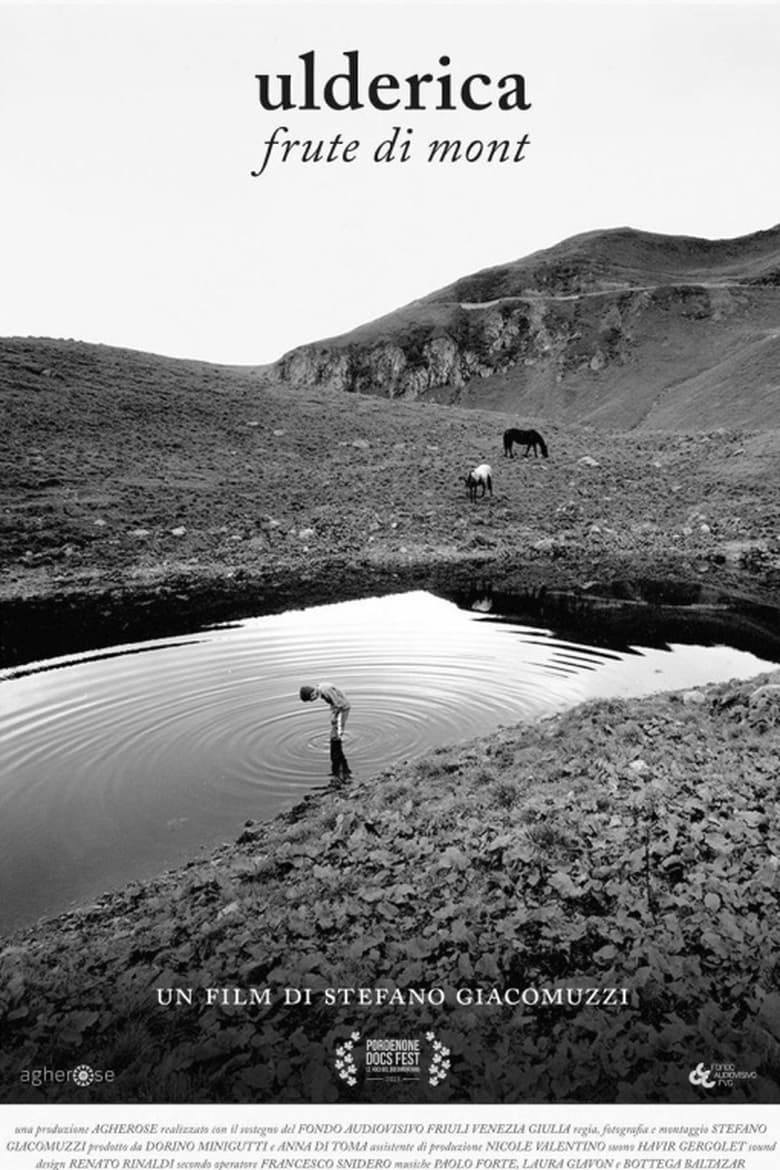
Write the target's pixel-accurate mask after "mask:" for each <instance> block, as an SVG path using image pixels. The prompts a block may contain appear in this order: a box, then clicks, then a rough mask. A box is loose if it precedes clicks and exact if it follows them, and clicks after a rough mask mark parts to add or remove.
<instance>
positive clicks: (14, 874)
mask: <svg viewBox="0 0 780 1170" xmlns="http://www.w3.org/2000/svg"><path fill="white" fill-rule="evenodd" d="M582 628H583V629H584V626H583V627H582ZM580 637H581V638H585V637H586V635H585V634H584V633H583V634H581V635H580ZM593 640H594V641H595V640H596V639H593ZM602 641H603V640H602ZM656 641H657V639H656ZM772 665H773V664H772V663H771V662H769V661H765V660H762V659H761V658H760V657H757V656H756V655H755V654H754V653H750V652H747V651H745V650H741V649H735V648H734V647H732V646H728V645H724V644H721V645H696V644H682V643H680V644H671V645H665V644H663V643H662V644H661V645H660V646H659V645H657V644H656V645H650V646H645V647H643V646H641V645H638V646H633V645H630V644H627V643H625V642H621V643H620V648H619V649H616V648H614V646H609V645H604V644H602V645H586V644H584V642H580V641H577V640H571V639H570V638H569V637H562V636H561V635H560V634H559V633H558V634H556V633H553V632H552V631H551V630H550V629H546V628H542V627H541V626H535V625H530V624H524V622H523V621H521V620H518V619H517V618H512V617H507V616H506V615H504V616H503V617H502V616H501V615H500V614H497V613H496V612H495V604H494V602H493V601H491V599H490V598H489V597H484V598H480V596H479V595H475V596H473V597H471V598H470V599H469V601H468V608H463V607H459V606H457V605H455V604H454V603H453V602H451V601H447V600H443V599H442V598H440V597H436V596H434V595H432V594H430V593H427V592H423V591H414V592H409V593H404V594H396V595H390V596H386V597H373V598H366V599H364V600H360V601H349V602H343V603H340V604H335V605H324V606H319V607H313V608H309V609H304V610H296V611H291V612H287V613H282V614H275V615H271V616H265V617H259V618H253V619H249V620H245V621H242V622H240V623H238V624H232V625H223V626H217V627H213V628H210V629H207V630H204V631H202V632H199V633H197V634H193V635H188V636H186V637H182V636H179V637H175V638H162V639H157V640H155V641H150V642H143V643H136V644H133V645H125V646H118V647H115V648H112V649H102V650H99V651H92V652H84V653H80V654H78V655H71V656H68V657H62V658H57V659H52V660H49V661H46V662H37V663H33V664H30V665H27V666H24V667H16V668H14V669H8V670H5V671H2V672H0V677H1V678H2V679H3V693H4V702H3V705H2V716H1V717H0V743H1V744H2V771H1V772H0V890H2V901H1V903H0V931H2V932H8V931H10V930H12V929H15V928H16V927H18V926H21V925H25V924H28V923H30V922H32V921H34V920H35V919H36V918H38V917H39V916H41V915H44V914H45V915H51V914H55V913H59V912H62V911H63V910H65V909H68V908H69V907H71V906H73V905H75V904H80V903H82V902H84V901H85V900H88V899H92V898H94V897H95V896H96V895H98V894H99V893H101V892H103V891H105V890H108V889H113V888H117V887H119V886H121V885H122V884H124V883H126V882H127V881H128V880H131V879H138V878H143V877H146V876H150V875H152V874H154V873H158V872H160V871H161V870H163V869H166V868H170V867H172V866H174V865H177V864H179V863H181V862H182V861H184V860H186V859H189V858H191V857H193V856H196V855H197V853H198V850H200V849H211V848H213V847H214V845H216V844H219V843H220V842H221V841H223V840H226V839H235V837H236V836H237V835H238V833H239V832H240V831H241V826H242V824H243V822H244V821H245V820H247V819H252V820H255V821H257V820H265V819H268V818H270V817H272V816H273V815H274V814H276V813H278V812H279V811H281V810H283V809H285V808H289V807H290V806H292V805H293V804H295V803H297V802H298V801H299V800H300V799H301V797H302V796H303V795H304V794H305V793H307V792H309V791H311V790H312V789H314V788H317V787H320V786H324V785H326V784H327V783H328V779H329V776H328V773H329V760H328V739H329V709H328V708H327V707H326V705H325V704H324V703H323V702H321V701H318V702H316V703H307V704H304V703H301V702H300V700H299V697H298V690H299V687H300V686H301V684H303V683H312V684H316V683H318V682H320V681H330V682H333V683H335V684H336V685H337V686H339V687H341V688H342V689H343V690H344V691H345V692H346V694H347V695H348V696H349V698H350V700H351V702H352V712H351V715H350V718H349V723H348V726H347V732H346V737H345V750H346V754H347V757H348V759H349V762H350V766H351V768H352V771H353V774H354V775H355V776H356V777H360V778H363V777H371V776H372V775H375V774H376V773H378V772H380V771H381V770H382V769H384V768H386V767H387V766H388V765H391V764H394V763H397V762H399V761H403V760H414V759H415V758H418V757H420V756H422V755H424V754H425V753H427V752H428V751H430V750H431V749H432V748H434V747H437V746H441V745H444V744H451V743H456V742H460V741H463V740H467V739H469V738H471V737H473V736H477V735H481V734H485V733H488V732H490V731H493V730H495V729H496V728H497V727H498V726H500V725H502V724H505V725H508V724H514V723H517V722H519V721H523V720H532V719H537V718H540V717H542V716H545V715H549V714H551V713H553V712H556V711H560V710H562V709H564V708H567V707H570V706H573V705H574V704H576V703H579V702H582V701H583V700H586V699H591V698H597V697H610V696H618V695H621V696H624V695H641V694H646V693H649V692H652V691H657V690H668V689H678V688H683V687H689V686H695V685H698V684H700V683H704V682H710V681H716V680H723V679H728V678H736V677H742V678H746V677H750V676H752V675H755V674H758V673H761V672H762V671H764V670H768V669H771V668H772Z"/></svg>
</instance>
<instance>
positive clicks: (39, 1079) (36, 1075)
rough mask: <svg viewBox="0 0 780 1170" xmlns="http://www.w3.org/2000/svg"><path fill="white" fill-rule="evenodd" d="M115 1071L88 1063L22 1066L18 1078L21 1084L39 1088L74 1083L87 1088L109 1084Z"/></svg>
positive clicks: (114, 1075) (81, 1087)
mask: <svg viewBox="0 0 780 1170" xmlns="http://www.w3.org/2000/svg"><path fill="white" fill-rule="evenodd" d="M115 1077H116V1073H115V1072H114V1070H113V1069H110V1068H105V1069H103V1068H93V1067H92V1065H90V1064H77V1065H76V1066H75V1068H47V1067H46V1066H45V1065H44V1067H43V1068H23V1069H22V1071H21V1073H20V1074H19V1079H20V1080H21V1082H22V1084H23V1085H31V1086H32V1087H33V1088H34V1089H39V1088H40V1087H41V1085H64V1084H71V1085H76V1086H78V1088H80V1089H88V1088H89V1086H90V1085H98V1084H104V1083H105V1084H110V1082H111V1081H113V1080H114V1079H115Z"/></svg>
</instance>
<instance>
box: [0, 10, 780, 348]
mask: <svg viewBox="0 0 780 1170" xmlns="http://www.w3.org/2000/svg"><path fill="white" fill-rule="evenodd" d="M310 49H314V50H316V53H317V60H318V65H319V66H321V68H322V69H323V72H324V74H325V75H327V74H330V73H334V72H339V71H341V70H342V69H343V67H344V64H345V62H344V58H343V57H342V53H343V51H345V50H347V49H358V50H359V52H360V65H361V75H362V76H363V77H365V78H366V79H368V78H369V77H370V76H373V75H374V74H376V73H383V72H391V73H393V74H395V75H396V76H398V77H399V78H404V77H406V76H407V75H409V74H412V73H425V72H433V73H434V74H438V73H439V72H440V68H439V66H438V58H439V56H441V55H442V54H444V53H446V54H448V55H449V56H450V58H451V60H452V65H451V67H450V70H449V71H450V72H451V73H452V74H453V76H454V77H455V78H456V79H457V78H459V77H460V78H462V77H464V76H466V75H468V74H469V73H473V72H481V73H487V74H489V75H490V76H491V77H493V78H494V79H495V80H497V79H498V78H500V77H501V76H503V75H504V74H505V73H521V74H523V75H524V76H525V78H526V82H527V96H528V99H529V100H530V101H531V102H532V108H531V110H529V111H528V112H527V113H513V112H500V111H495V110H488V111H482V112H468V111H465V112H464V111H458V112H442V111H436V110H427V111H425V112H417V113H404V112H402V111H401V112H398V111H387V112H377V111H374V110H372V109H370V108H369V109H365V110H360V111H346V112H344V113H334V112H331V111H328V110H323V111H320V112H318V113H301V112H300V111H298V110H292V111H288V112H287V113H284V114H283V113H282V112H273V113H269V112H265V111H263V110H262V109H261V107H260V105H259V103H258V100H257V83H256V81H255V74H257V73H268V74H271V75H274V76H275V75H276V74H278V73H289V72H292V73H293V74H294V75H295V74H296V72H297V71H300V69H301V65H300V62H299V61H298V56H299V54H301V53H304V52H306V51H308V50H310ZM778 60H780V7H778V5H777V4H757V5H753V4H748V3H738V4H730V5H729V4H725V5H717V4H704V3H694V4H689V5H683V4H667V3H662V2H661V3H658V2H655V3H651V4H638V3H626V2H625V0H624V2H622V3H620V4H596V5H591V4H586V3H560V4H559V3H545V4H541V5H532V4H525V3H504V4H476V3H474V4H458V3H446V4H442V3H438V4H437V3H433V4H427V5H421V4H403V3H385V4H373V3H362V4H352V5H344V6H338V5H332V4H326V3H309V4H305V5H295V4H289V3H286V4H283V5H282V4H271V5H260V4H250V5H244V6H238V5H230V4H220V5H217V4H211V5H203V6H198V7H194V6H190V5H187V4H179V3H168V4H154V5H149V6H143V5H139V4H133V5H125V6H119V5H115V4H105V3H104V4H93V5H88V6H80V5H75V4H65V5H62V6H57V5H50V4H24V5H2V6H0V167H2V183H0V201H1V202H2V218H1V219H0V225H1V226H0V232H2V241H1V242H2V281H1V282H0V333H2V334H4V335H8V334H21V335H38V336H48V335H51V336H58V337H59V336H64V337H75V338H79V339H82V340H88V341H94V342H103V343H106V344H112V345H123V346H128V347H131V348H136V349H144V350H151V351H155V352H161V353H166V354H171V355H174V356H179V357H192V358H203V359H207V360H211V361H218V362H239V363H264V362H268V361H272V360H274V359H275V358H277V357H278V356H280V354H281V353H282V352H284V351H286V350H287V349H289V348H291V347H293V346H295V345H298V344H302V343H304V342H306V341H310V340H314V339H316V338H319V337H325V336H329V335H333V334H335V333H338V332H343V331H345V330H348V329H350V328H352V327H354V326H356V325H358V324H360V323H361V322H363V321H366V320H369V319H372V318H374V317H376V316H379V315H381V314H383V313H385V312H389V311H391V310H392V309H394V308H397V307H398V306H400V305H402V304H406V303H408V302H409V301H411V300H414V299H415V298H417V297H420V296H424V295H425V294H427V293H429V292H431V291H433V290H434V289H436V288H439V287H441V286H443V285H445V284H447V283H449V282H450V281H452V280H454V279H456V278H457V277H459V276H463V275H466V274H468V273H470V272H473V271H476V270H478V269H480V268H484V267H487V266H490V265H493V264H499V263H504V262H507V261H511V260H513V259H517V258H519V257H521V256H524V255H527V254H529V253H531V252H533V251H535V250H537V249H539V248H543V247H548V246H550V245H552V244H555V243H557V242H558V241H560V240H561V239H563V238H565V237H568V236H570V235H573V234H575V233H578V232H583V231H590V230H594V229H598V228H609V227H617V226H621V225H629V226H632V227H635V228H640V229H644V230H647V231H653V232H662V233H674V234H678V233H681V234H688V235H695V236H705V237H733V236H738V235H742V234H746V233H749V232H753V231H757V230H761V229H765V228H768V227H770V226H772V225H773V223H774V222H775V221H776V219H777V217H778V212H777V192H778V190H779V189H780V151H778V149H777V125H778V112H779V111H780V100H779V99H780V70H778V68H777V62H778ZM399 122H403V123H404V128H405V126H406V125H408V126H410V127H412V129H413V132H414V135H413V143H414V146H415V151H416V153H414V154H413V159H412V161H411V162H410V163H407V164H394V165H393V164H377V163H374V162H373V161H372V159H371V151H372V149H373V147H374V146H375V145H376V144H377V143H378V142H379V141H381V140H382V138H384V137H386V136H387V135H388V134H389V133H390V132H391V130H392V126H393V125H394V124H398V123H399ZM281 124H286V125H288V126H289V127H290V129H291V131H292V132H293V134H294V136H295V137H297V138H308V137H311V138H320V137H323V138H326V139H327V138H330V137H332V135H333V134H335V133H337V132H341V133H342V134H343V135H344V136H345V137H347V138H359V139H360V140H361V144H362V153H361V154H359V156H358V159H357V161H356V162H355V163H352V164H345V163H334V164H325V163H320V164H301V163H287V164H284V165H282V164H276V165H275V166H272V167H270V168H269V170H268V172H267V173H266V175H264V176H263V177H262V178H260V179H253V178H251V177H250V171H251V170H252V169H257V167H258V166H259V163H260V161H261V158H262V142H263V140H264V139H265V138H266V137H267V136H268V135H269V134H270V133H271V131H272V130H273V129H274V128H275V126H277V125H281ZM524 133H528V134H529V135H530V145H529V147H528V150H527V151H526V155H527V157H526V159H525V161H524V162H521V163H519V164H511V163H504V164H499V163H495V162H494V163H492V164H488V163H485V162H479V163H474V164H468V163H465V162H461V163H459V164H454V165H452V164H446V163H445V164H435V163H434V164H429V163H427V162H426V161H425V156H426V150H425V149H424V148H425V146H426V145H427V142H428V140H429V139H430V138H431V137H437V136H448V137H462V138H463V139H464V140H471V139H473V138H481V139H487V140H490V139H492V138H508V139H510V140H516V139H519V138H521V137H522V136H523V134H524Z"/></svg>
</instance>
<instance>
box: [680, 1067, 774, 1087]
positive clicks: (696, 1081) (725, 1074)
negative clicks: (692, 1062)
mask: <svg viewBox="0 0 780 1170" xmlns="http://www.w3.org/2000/svg"><path fill="white" fill-rule="evenodd" d="M757 1076H758V1073H757V1072H755V1070H753V1071H749V1070H747V1069H738V1068H737V1067H736V1066H735V1065H733V1064H731V1063H726V1064H713V1065H712V1066H711V1067H710V1068H705V1067H704V1064H703V1063H701V1062H699V1064H697V1065H696V1068H693V1069H691V1071H690V1072H689V1073H688V1080H689V1081H690V1082H691V1084H692V1085H698V1086H699V1087H700V1088H702V1089H718V1088H727V1089H731V1088H733V1087H734V1085H735V1084H736V1082H737V1081H754V1080H755V1079H756V1077H757Z"/></svg>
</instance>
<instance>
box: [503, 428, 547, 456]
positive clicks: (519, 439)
mask: <svg viewBox="0 0 780 1170" xmlns="http://www.w3.org/2000/svg"><path fill="white" fill-rule="evenodd" d="M513 443H525V451H524V452H523V455H527V454H528V452H529V451H530V450H531V448H532V447H533V449H534V457H535V456H536V455H537V454H538V452H537V450H536V448H537V447H539V449H540V450H541V452H542V455H544V457H545V459H546V458H547V444H546V443H545V441H544V439H543V438H542V436H541V435H540V434H539V432H538V431H518V430H516V429H515V428H514V427H512V429H511V430H509V431H504V454H505V455H509V456H510V457H511V458H514V455H513V454H512V444H513Z"/></svg>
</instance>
